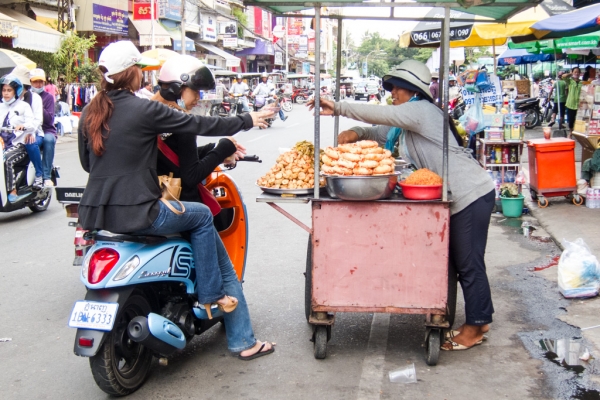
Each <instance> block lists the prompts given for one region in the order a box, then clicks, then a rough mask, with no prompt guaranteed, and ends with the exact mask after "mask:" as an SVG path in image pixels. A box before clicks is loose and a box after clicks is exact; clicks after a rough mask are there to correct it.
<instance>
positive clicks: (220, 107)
mask: <svg viewBox="0 0 600 400" xmlns="http://www.w3.org/2000/svg"><path fill="white" fill-rule="evenodd" d="M243 96H244V95H242V94H237V93H236V94H232V95H230V96H228V97H225V98H223V101H222V102H221V104H213V105H212V106H211V108H210V111H209V114H210V115H211V116H212V117H235V116H236V115H240V114H243V113H244V106H243V104H242V97H243Z"/></svg>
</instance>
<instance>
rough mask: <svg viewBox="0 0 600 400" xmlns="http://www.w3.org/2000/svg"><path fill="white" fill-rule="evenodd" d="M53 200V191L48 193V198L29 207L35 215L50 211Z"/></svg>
mask: <svg viewBox="0 0 600 400" xmlns="http://www.w3.org/2000/svg"><path fill="white" fill-rule="evenodd" d="M51 200H52V191H48V195H47V196H46V198H45V199H40V200H36V202H35V203H33V204H32V205H30V206H29V209H30V210H31V211H32V212H34V213H38V212H42V211H46V210H47V209H48V206H49V205H50V201H51Z"/></svg>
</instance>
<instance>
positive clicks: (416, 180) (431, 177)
mask: <svg viewBox="0 0 600 400" xmlns="http://www.w3.org/2000/svg"><path fill="white" fill-rule="evenodd" d="M403 183H405V184H407V185H419V186H424V185H441V184H442V177H441V176H439V175H438V174H436V173H435V172H432V171H430V170H428V169H427V168H421V169H418V170H416V171H415V172H413V173H412V174H410V175H409V177H408V178H406V180H405V181H404V182H403Z"/></svg>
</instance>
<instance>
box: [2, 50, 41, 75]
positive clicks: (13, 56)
mask: <svg viewBox="0 0 600 400" xmlns="http://www.w3.org/2000/svg"><path fill="white" fill-rule="evenodd" d="M17 65H23V66H25V67H27V69H29V70H32V69H34V68H35V67H36V63H34V62H33V61H31V60H30V59H29V58H27V57H25V56H24V55H21V54H19V53H17V52H14V51H12V50H7V49H0V76H3V75H6V74H8V73H10V71H12V70H13V68H14V67H16V66H17Z"/></svg>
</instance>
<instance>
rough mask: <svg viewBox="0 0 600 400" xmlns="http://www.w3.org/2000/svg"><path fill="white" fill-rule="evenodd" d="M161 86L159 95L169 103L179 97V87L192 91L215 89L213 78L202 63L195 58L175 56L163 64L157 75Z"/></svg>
mask: <svg viewBox="0 0 600 400" xmlns="http://www.w3.org/2000/svg"><path fill="white" fill-rule="evenodd" d="M158 83H159V84H160V85H161V89H160V95H161V96H162V97H163V98H164V99H165V100H169V101H177V99H179V98H180V97H181V87H182V86H187V87H189V88H190V89H192V90H212V89H214V88H215V77H214V76H213V74H212V72H211V70H210V69H208V67H206V66H205V65H204V63H203V62H202V61H200V60H198V59H197V58H195V57H192V56H188V55H185V56H184V55H177V56H173V57H171V58H169V59H168V60H167V61H165V63H164V64H163V66H162V68H161V69H160V73H159V75H158Z"/></svg>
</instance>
